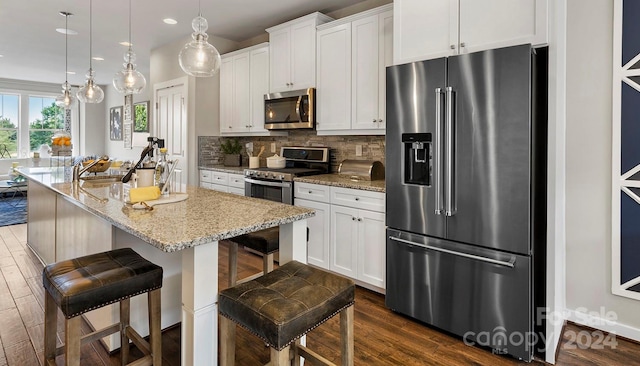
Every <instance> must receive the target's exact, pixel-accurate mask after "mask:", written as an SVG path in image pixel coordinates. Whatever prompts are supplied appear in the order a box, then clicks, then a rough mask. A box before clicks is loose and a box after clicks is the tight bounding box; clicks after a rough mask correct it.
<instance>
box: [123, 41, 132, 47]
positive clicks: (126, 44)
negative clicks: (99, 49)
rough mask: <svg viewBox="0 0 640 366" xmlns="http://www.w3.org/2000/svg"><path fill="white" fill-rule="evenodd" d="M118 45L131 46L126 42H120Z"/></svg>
mask: <svg viewBox="0 0 640 366" xmlns="http://www.w3.org/2000/svg"><path fill="white" fill-rule="evenodd" d="M120 44H121V45H123V46H126V47H129V46H133V44H132V43H129V42H126V41H125V42H120Z"/></svg>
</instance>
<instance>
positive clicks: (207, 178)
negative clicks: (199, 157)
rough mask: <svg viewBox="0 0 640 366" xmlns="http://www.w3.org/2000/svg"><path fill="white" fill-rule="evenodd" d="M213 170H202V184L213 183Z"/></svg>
mask: <svg viewBox="0 0 640 366" xmlns="http://www.w3.org/2000/svg"><path fill="white" fill-rule="evenodd" d="M211 173H212V172H211V170H200V183H202V182H205V183H211Z"/></svg>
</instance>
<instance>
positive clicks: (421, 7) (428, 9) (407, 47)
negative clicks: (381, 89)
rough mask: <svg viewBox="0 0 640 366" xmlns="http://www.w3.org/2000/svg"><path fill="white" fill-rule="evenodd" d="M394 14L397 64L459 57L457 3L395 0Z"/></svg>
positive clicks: (394, 58) (444, 0)
mask: <svg viewBox="0 0 640 366" xmlns="http://www.w3.org/2000/svg"><path fill="white" fill-rule="evenodd" d="M470 1H478V0H470ZM505 1H509V0H505ZM478 2H479V3H481V2H482V1H478ZM513 3H514V4H519V3H520V1H513ZM393 12H394V16H393V17H394V20H393V61H394V64H403V63H407V62H413V61H418V60H426V59H432V58H438V57H443V56H449V55H454V54H456V53H457V51H458V0H395V1H394V2H393ZM489 19H493V18H492V17H489ZM489 19H487V21H489Z"/></svg>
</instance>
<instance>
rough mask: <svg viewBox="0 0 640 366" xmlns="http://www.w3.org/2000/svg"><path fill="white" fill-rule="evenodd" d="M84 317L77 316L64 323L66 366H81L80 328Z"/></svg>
mask: <svg viewBox="0 0 640 366" xmlns="http://www.w3.org/2000/svg"><path fill="white" fill-rule="evenodd" d="M81 324H82V317H81V316H76V317H73V318H71V319H66V321H65V322H64V328H65V329H64V338H65V340H64V346H65V352H66V356H65V363H64V364H65V366H80V338H81V337H82V332H81V331H80V326H81Z"/></svg>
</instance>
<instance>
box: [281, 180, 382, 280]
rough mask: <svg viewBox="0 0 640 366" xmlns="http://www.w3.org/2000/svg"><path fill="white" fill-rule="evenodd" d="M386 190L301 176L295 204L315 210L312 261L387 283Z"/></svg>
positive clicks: (309, 257) (309, 248)
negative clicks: (328, 183)
mask: <svg viewBox="0 0 640 366" xmlns="http://www.w3.org/2000/svg"><path fill="white" fill-rule="evenodd" d="M384 197H385V195H384V193H379V192H370V191H362V190H358V189H350V188H341V187H329V186H325V185H318V184H308V183H300V182H296V184H295V200H294V202H295V205H296V206H302V207H307V208H311V209H314V210H316V215H315V216H314V217H313V218H311V219H308V220H307V223H308V227H309V241H308V243H307V261H308V263H310V264H312V265H315V266H318V267H321V268H324V269H328V270H330V271H332V272H336V273H339V274H341V275H344V276H347V277H350V278H353V279H355V280H357V281H358V283H359V284H361V285H364V286H367V285H371V286H367V287H370V288H371V289H373V290H377V291H381V290H382V291H384V288H385V267H386V262H385V258H386V257H385V245H386V241H385V233H386V231H385V230H386V226H385V214H384V208H385V201H384Z"/></svg>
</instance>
